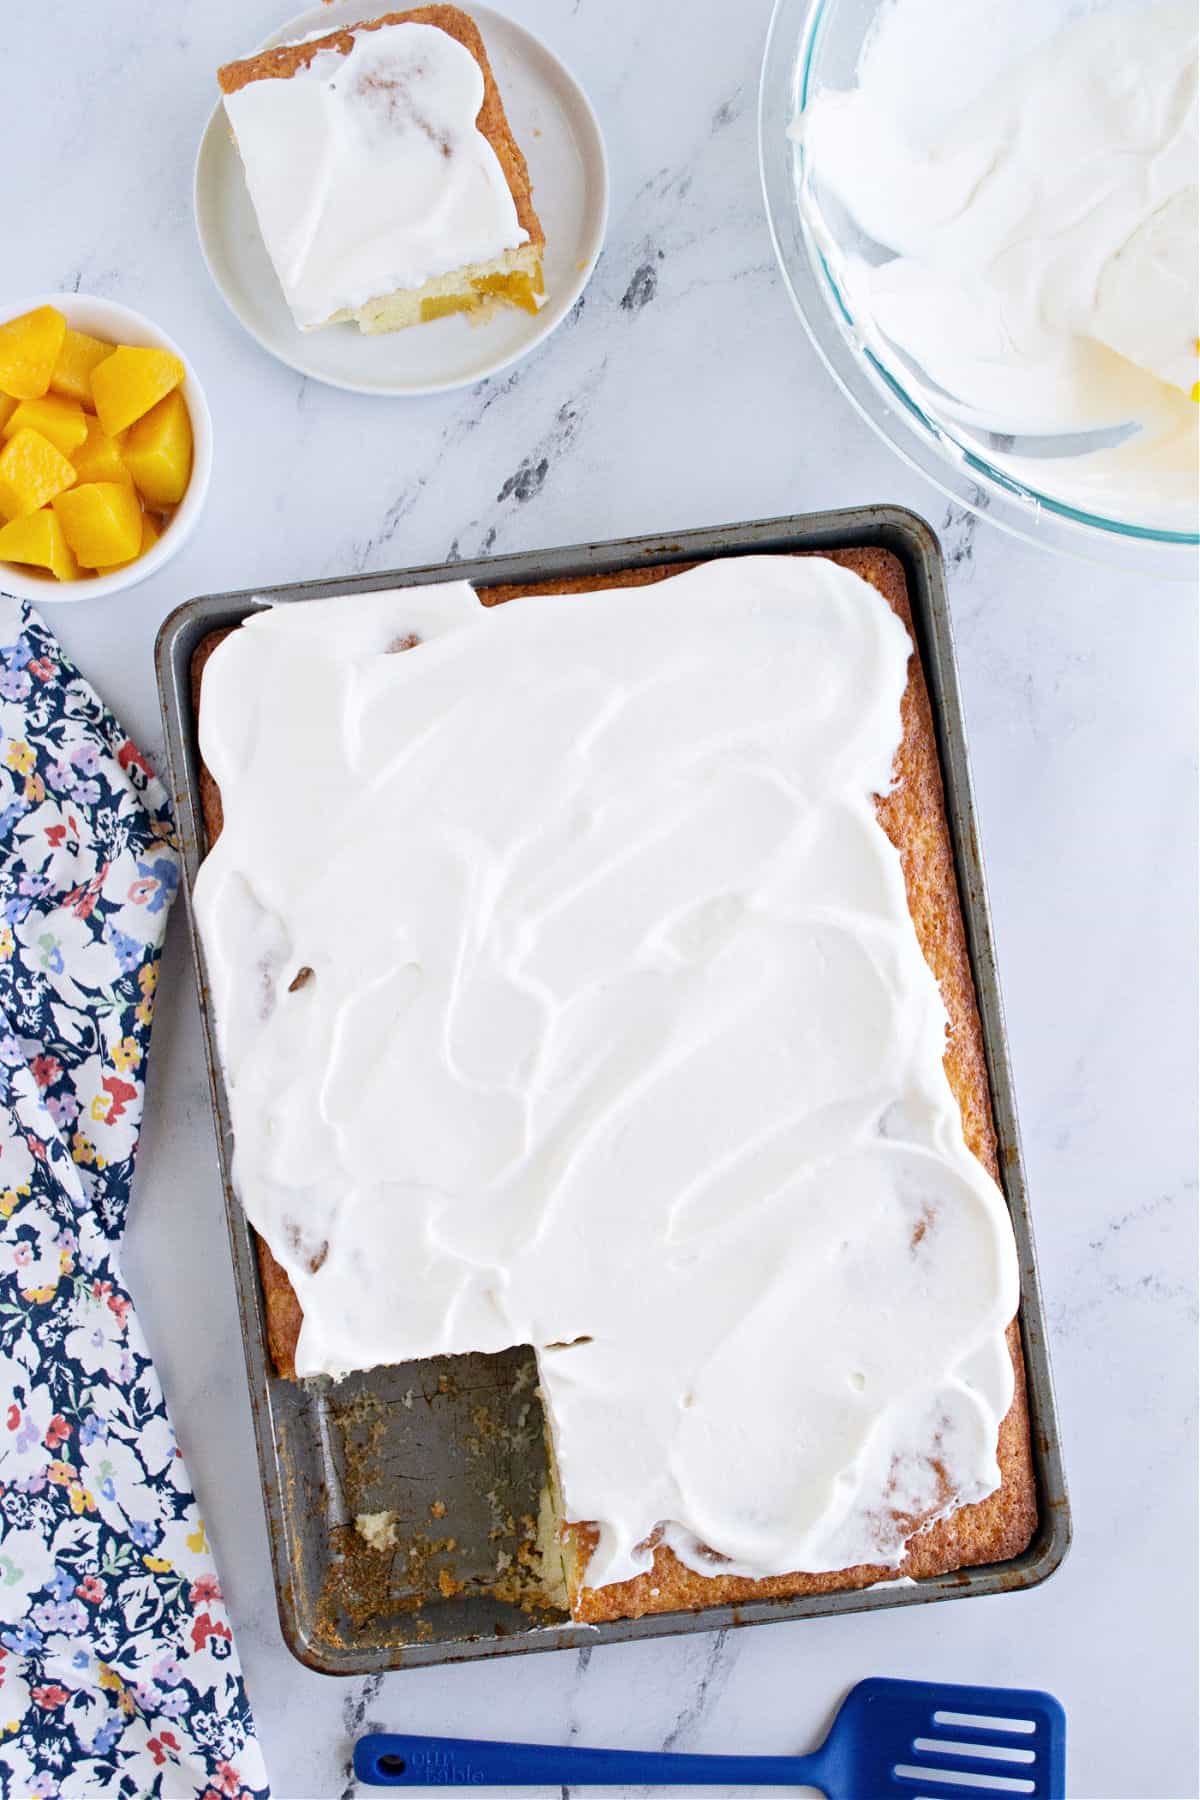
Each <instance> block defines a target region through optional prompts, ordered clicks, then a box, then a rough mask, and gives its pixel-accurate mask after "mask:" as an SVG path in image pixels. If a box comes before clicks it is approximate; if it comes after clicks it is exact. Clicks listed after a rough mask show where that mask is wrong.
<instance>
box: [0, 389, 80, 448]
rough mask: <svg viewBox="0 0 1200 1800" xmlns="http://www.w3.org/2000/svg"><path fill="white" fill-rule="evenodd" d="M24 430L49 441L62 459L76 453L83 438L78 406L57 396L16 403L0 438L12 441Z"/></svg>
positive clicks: (73, 401) (44, 396) (47, 395)
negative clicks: (59, 451)
mask: <svg viewBox="0 0 1200 1800" xmlns="http://www.w3.org/2000/svg"><path fill="white" fill-rule="evenodd" d="M26 426H28V427H29V429H30V430H31V431H40V432H41V434H42V436H43V437H44V438H49V439H50V442H51V443H52V444H53V445H54V448H55V449H56V450H61V451H62V453H63V455H64V456H70V455H71V453H72V452H73V451H75V450H78V448H79V446H80V444H82V442H83V440H84V438H86V436H87V420H86V419H85V418H84V416H83V408H82V406H80V404H79V402H78V401H77V400H64V399H63V397H62V395H61V394H43V395H42V397H41V399H40V400H18V401H17V405H16V410H15V411H14V413H13V415H12V418H11V419H9V421H8V423H7V425H5V426H4V428H3V431H2V432H0V435H2V436H3V437H5V438H10V437H16V435H17V433H18V431H22V430H24V428H25V427H26Z"/></svg>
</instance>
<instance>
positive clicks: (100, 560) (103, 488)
mask: <svg viewBox="0 0 1200 1800" xmlns="http://www.w3.org/2000/svg"><path fill="white" fill-rule="evenodd" d="M54 510H55V512H56V513H57V514H58V516H59V518H60V519H61V520H62V528H63V530H64V532H65V533H66V537H67V542H68V544H70V546H71V548H72V550H73V551H74V552H75V555H76V556H77V557H78V558H79V561H80V562H81V563H83V565H84V567H85V568H88V569H108V568H111V567H112V565H113V564H114V563H124V562H130V561H132V559H133V558H134V557H135V556H136V555H137V553H138V549H139V547H140V545H141V542H142V509H141V506H140V505H139V503H138V497H137V495H136V494H135V493H134V491H133V489H132V488H131V487H130V485H129V483H128V482H127V481H88V482H85V483H84V485H83V486H82V487H77V488H71V489H70V490H69V491H68V492H67V493H65V494H59V495H58V496H57V498H56V499H55V502H54Z"/></svg>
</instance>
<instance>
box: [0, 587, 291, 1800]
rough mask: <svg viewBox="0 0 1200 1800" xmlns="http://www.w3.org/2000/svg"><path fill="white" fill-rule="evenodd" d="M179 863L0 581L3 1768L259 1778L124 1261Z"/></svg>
mask: <svg viewBox="0 0 1200 1800" xmlns="http://www.w3.org/2000/svg"><path fill="white" fill-rule="evenodd" d="M178 881H179V863H178V856H177V852H176V846H175V840H174V836H173V826H172V822H171V814H170V810H169V806H168V801H167V795H166V792H165V790H164V789H163V786H162V784H161V783H160V782H159V781H158V779H157V778H156V777H155V775H154V774H153V772H152V771H151V769H150V768H149V766H148V764H147V763H146V762H145V761H144V759H143V758H142V757H141V756H140V755H139V753H138V751H137V750H136V748H135V747H134V745H133V744H132V743H131V742H130V740H129V739H128V738H127V737H126V736H125V734H124V732H123V731H122V730H121V728H120V726H119V725H118V724H117V721H116V720H115V719H114V718H113V716H112V714H111V713H110V712H108V711H107V709H106V708H105V707H104V706H103V705H102V703H101V702H100V700H99V699H98V698H97V697H96V695H95V693H94V692H93V691H92V689H91V688H90V687H89V686H88V685H87V683H86V682H85V681H84V680H83V679H82V677H81V676H80V675H79V673H78V672H77V671H76V670H75V669H74V668H72V667H71V665H70V663H68V662H67V661H66V659H65V658H64V656H63V654H62V651H61V650H60V649H59V647H58V644H57V643H56V641H55V639H54V637H53V636H52V635H51V633H50V632H49V631H48V630H47V628H46V626H45V625H44V624H43V623H42V621H41V620H40V619H39V618H38V616H37V614H36V613H34V612H33V611H32V609H31V608H29V607H28V606H23V605H22V604H20V603H19V602H17V601H15V600H9V599H7V598H5V597H2V596H0V1793H3V1794H4V1795H6V1796H12V1797H13V1800H16V1797H17V1796H21V1797H26V1796H37V1797H38V1800H52V1797H53V1796H58V1795H62V1796H64V1797H67V1796H74V1795H97V1796H99V1795H103V1796H104V1797H105V1800H134V1797H135V1796H136V1797H137V1800H142V1797H143V1796H163V1797H166V1796H170V1797H186V1796H192V1795H199V1796H203V1800H236V1797H239V1796H256V1797H262V1796H265V1795H266V1792H267V1788H266V1775H265V1772H264V1769H263V1763H262V1756H261V1752H260V1750H259V1746H258V1741H257V1739H256V1737H255V1735H254V1726H253V1721H252V1720H251V1717H250V1710H249V1706H248V1704H247V1701H246V1694H245V1689H244V1687H243V1684H242V1677H241V1670H240V1667H239V1664H238V1658H237V1653H236V1651H235V1649H234V1645H233V1638H232V1635H231V1633H230V1628H229V1621H228V1618H227V1616H226V1612H225V1607H224V1603H223V1600H222V1597H221V1587H220V1583H219V1581H218V1580H217V1575H216V1571H215V1569H214V1566H213V1561H212V1555H211V1552H210V1549H209V1545H208V1543H207V1540H206V1537H205V1531H204V1523H203V1520H202V1519H201V1518H200V1516H199V1514H198V1512H197V1510H196V1502H195V1500H194V1498H193V1496H192V1493H191V1490H190V1487H189V1485H188V1479H187V1474H186V1471H185V1469H184V1465H183V1462H182V1460H181V1458H180V1453H179V1450H178V1448H177V1446H176V1443H175V1437H174V1433H173V1432H172V1430H171V1425H170V1421H169V1420H168V1418H167V1413H166V1408H165V1406H164V1403H163V1396H162V1390H161V1388H160V1387H159V1384H158V1378H157V1376H156V1375H155V1372H154V1368H153V1366H152V1364H151V1362H150V1357H149V1354H148V1351H147V1348H146V1343H145V1340H144V1338H143V1337H142V1334H141V1332H140V1330H139V1329H138V1323H137V1319H136V1316H135V1314H134V1312H133V1307H132V1303H131V1301H130V1299H129V1295H128V1293H127V1292H126V1290H125V1286H124V1283H123V1281H122V1278H121V1271H120V1262H119V1249H120V1239H121V1233H122V1230H123V1227H124V1222H125V1213H126V1208H127V1206H128V1203H129V1191H130V1183H131V1180H132V1176H133V1164H134V1157H135V1155H136V1153H137V1142H138V1127H139V1123H140V1120H141V1114H142V1099H143V1094H144V1087H145V1073H146V1055H147V1051H148V1049H149V1044H150V1022H151V1019H152V1017H153V1014H154V990H155V986H156V983H157V980H158V963H159V953H160V951H161V947H162V940H163V933H164V930H165V927H166V921H167V913H168V910H169V908H170V905H171V901H172V899H173V897H174V894H175V890H176V887H177V886H178Z"/></svg>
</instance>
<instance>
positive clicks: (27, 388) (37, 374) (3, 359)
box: [0, 306, 67, 400]
mask: <svg viewBox="0 0 1200 1800" xmlns="http://www.w3.org/2000/svg"><path fill="white" fill-rule="evenodd" d="M66 330H67V321H66V320H65V319H64V318H63V316H62V314H61V313H60V312H59V310H58V308H57V307H55V306H35V307H34V309H33V311H32V312H27V313H21V314H20V316H19V317H18V318H15V319H9V320H8V321H7V323H5V324H3V325H0V389H2V390H3V391H4V393H6V394H11V395H12V397H13V398H14V400H37V399H40V397H41V396H42V395H43V394H44V393H45V392H46V389H47V388H48V387H49V386H50V377H51V375H53V373H54V365H55V363H56V362H57V361H58V353H59V351H60V350H61V349H62V343H63V338H64V337H65V335H66Z"/></svg>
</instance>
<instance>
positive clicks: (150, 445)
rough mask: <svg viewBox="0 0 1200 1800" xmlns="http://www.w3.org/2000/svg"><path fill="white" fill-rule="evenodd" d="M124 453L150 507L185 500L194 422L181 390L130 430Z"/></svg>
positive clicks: (126, 463) (127, 465)
mask: <svg viewBox="0 0 1200 1800" xmlns="http://www.w3.org/2000/svg"><path fill="white" fill-rule="evenodd" d="M121 454H122V457H123V459H124V462H125V466H126V468H127V469H128V470H129V473H130V474H131V475H132V476H133V479H134V480H135V481H136V483H137V485H138V487H139V488H140V489H141V492H142V496H143V498H144V499H145V500H146V501H147V502H148V503H149V504H150V505H151V506H175V505H177V504H178V502H179V501H180V500H182V499H183V494H184V489H185V488H186V487H187V484H188V476H189V475H190V474H191V472H192V422H191V420H190V419H189V417H188V409H187V402H186V401H185V400H184V397H183V395H182V394H181V393H180V392H179V389H178V388H175V389H174V390H173V391H172V392H171V393H169V394H168V395H167V397H166V399H165V400H160V401H159V402H158V405H157V406H152V407H151V408H150V411H149V412H148V413H143V414H142V416H141V418H140V419H138V420H137V421H136V423H135V424H133V425H131V426H130V427H129V436H128V437H127V438H126V440H125V447H124V449H123V450H122V452H121Z"/></svg>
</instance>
